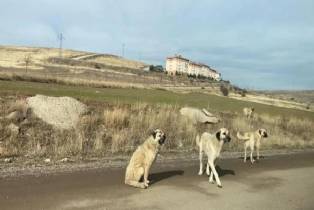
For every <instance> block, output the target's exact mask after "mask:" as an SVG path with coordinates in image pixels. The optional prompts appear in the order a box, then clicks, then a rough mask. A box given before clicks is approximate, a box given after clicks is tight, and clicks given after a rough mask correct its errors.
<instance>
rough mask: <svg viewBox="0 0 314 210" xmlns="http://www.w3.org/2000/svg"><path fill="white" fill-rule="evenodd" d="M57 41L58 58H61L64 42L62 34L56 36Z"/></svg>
mask: <svg viewBox="0 0 314 210" xmlns="http://www.w3.org/2000/svg"><path fill="white" fill-rule="evenodd" d="M58 39H59V57H60V58H62V41H63V40H64V36H63V34H62V33H60V34H59V35H58Z"/></svg>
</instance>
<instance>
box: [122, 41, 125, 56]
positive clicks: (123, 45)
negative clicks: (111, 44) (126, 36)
mask: <svg viewBox="0 0 314 210" xmlns="http://www.w3.org/2000/svg"><path fill="white" fill-rule="evenodd" d="M124 50H125V44H124V43H123V44H122V57H124Z"/></svg>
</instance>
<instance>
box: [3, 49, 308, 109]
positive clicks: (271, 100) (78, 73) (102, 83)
mask: <svg viewBox="0 0 314 210" xmlns="http://www.w3.org/2000/svg"><path fill="white" fill-rule="evenodd" d="M149 66H151V65H150V64H148V63H144V62H141V61H136V60H130V59H127V58H124V57H121V56H117V55H111V54H105V53H104V54H102V53H94V52H83V51H77V50H70V49H63V50H62V56H60V51H59V49H58V48H39V47H19V46H0V80H18V81H29V82H41V83H54V84H63V85H72V86H73V85H74V86H89V87H100V88H103V87H105V88H108V87H111V88H112V87H114V88H145V89H159V90H170V91H173V92H177V93H191V92H196V93H205V94H209V95H210V94H211V95H217V96H223V95H228V97H230V98H234V99H237V100H241V101H250V102H256V103H262V104H268V105H274V106H279V107H287V108H295V109H301V110H313V107H312V106H311V105H309V103H308V102H305V101H304V100H291V97H290V98H287V97H284V98H283V97H274V96H273V95H272V94H266V93H262V92H253V91H249V92H248V91H246V90H244V89H241V88H238V87H235V86H233V85H232V84H231V83H230V82H226V81H214V80H210V79H204V78H191V77H187V76H186V75H179V76H170V75H167V74H165V73H164V72H160V71H147V67H149ZM295 98H296V99H297V97H295Z"/></svg>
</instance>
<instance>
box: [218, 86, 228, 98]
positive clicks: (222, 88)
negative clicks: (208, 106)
mask: <svg viewBox="0 0 314 210" xmlns="http://www.w3.org/2000/svg"><path fill="white" fill-rule="evenodd" d="M220 91H221V93H222V94H223V95H224V96H228V95H229V90H228V88H227V87H226V86H224V85H220Z"/></svg>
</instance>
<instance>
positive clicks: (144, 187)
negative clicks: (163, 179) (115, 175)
mask: <svg viewBox="0 0 314 210" xmlns="http://www.w3.org/2000/svg"><path fill="white" fill-rule="evenodd" d="M147 187H148V186H146V185H145V183H142V184H141V185H140V188H142V189H146V188H147Z"/></svg>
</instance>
